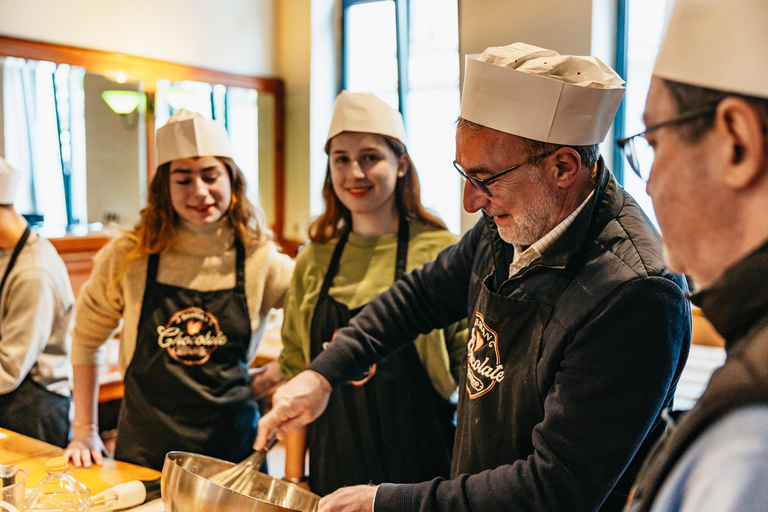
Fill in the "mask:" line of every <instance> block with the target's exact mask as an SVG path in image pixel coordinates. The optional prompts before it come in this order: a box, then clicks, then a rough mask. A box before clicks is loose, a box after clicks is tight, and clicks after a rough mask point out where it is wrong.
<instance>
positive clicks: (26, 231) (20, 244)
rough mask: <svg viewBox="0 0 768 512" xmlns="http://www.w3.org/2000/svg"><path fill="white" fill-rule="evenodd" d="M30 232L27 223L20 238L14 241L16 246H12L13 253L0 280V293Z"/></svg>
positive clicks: (0, 293)
mask: <svg viewBox="0 0 768 512" xmlns="http://www.w3.org/2000/svg"><path fill="white" fill-rule="evenodd" d="M30 233H31V230H30V229H29V224H27V227H26V228H24V233H23V234H22V235H21V238H20V239H19V241H18V242H16V247H14V248H13V254H11V259H10V260H9V261H8V266H7V267H6V269H5V274H3V280H2V281H1V282H0V295H2V293H3V289H4V288H5V282H6V281H7V280H8V276H9V275H10V273H11V270H12V269H13V266H14V265H15V264H16V259H17V258H18V257H19V253H20V252H21V250H22V249H23V248H24V244H26V243H27V239H28V238H29V234H30Z"/></svg>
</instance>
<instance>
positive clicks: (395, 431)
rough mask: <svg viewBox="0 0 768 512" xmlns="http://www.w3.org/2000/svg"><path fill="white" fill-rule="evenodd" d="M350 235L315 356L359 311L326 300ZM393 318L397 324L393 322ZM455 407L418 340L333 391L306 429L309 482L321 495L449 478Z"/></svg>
mask: <svg viewBox="0 0 768 512" xmlns="http://www.w3.org/2000/svg"><path fill="white" fill-rule="evenodd" d="M408 232H409V230H408V223H407V221H405V220H401V221H400V227H399V230H398V241H397V260H396V263H395V280H397V279H398V278H399V277H400V276H401V275H402V274H403V273H404V272H405V268H406V259H407V255H408V238H409V234H408ZM348 236H349V232H348V231H346V232H345V233H344V234H342V236H341V239H340V240H339V242H338V244H337V245H336V248H335V250H334V252H333V256H332V258H331V262H330V264H329V266H328V271H327V272H326V275H325V280H324V282H323V285H322V288H321V291H320V298H319V299H318V302H317V305H316V306H315V310H314V313H313V315H312V324H311V328H310V354H311V357H312V359H314V358H315V357H317V355H319V354H320V352H322V350H323V346H324V345H325V344H326V343H328V342H329V341H330V342H331V343H332V341H331V339H332V338H333V335H334V333H335V332H336V330H337V329H340V328H342V327H345V326H346V325H347V324H349V321H350V320H351V319H352V318H353V317H354V316H355V315H357V313H359V312H360V310H361V309H362V307H360V308H357V309H353V310H349V309H348V308H347V307H346V306H345V305H344V304H341V303H339V302H337V301H336V300H334V299H333V297H331V296H330V295H329V290H330V288H331V284H332V283H333V278H334V277H335V276H336V274H337V272H338V270H339V261H340V259H341V254H342V252H343V250H344V245H345V244H346V241H347V238H348ZM393 321H396V320H393ZM454 412H455V407H454V406H453V404H451V403H450V401H448V400H446V399H445V398H443V397H442V396H441V395H440V394H439V393H438V392H437V390H435V388H434V386H433V384H432V381H431V380H430V379H429V376H428V375H427V372H426V370H425V369H424V366H423V364H422V362H421V360H420V359H419V355H418V352H417V351H416V347H415V346H414V345H413V343H409V344H408V345H406V346H405V347H404V348H403V349H401V350H400V351H399V352H396V353H395V354H392V355H391V356H389V358H388V359H387V360H386V361H384V362H382V363H379V364H377V365H374V366H372V367H371V368H370V369H369V370H368V371H367V372H366V373H365V374H363V375H360V376H359V377H357V378H356V379H354V380H352V381H350V382H349V383H347V384H345V385H343V386H341V387H339V388H337V389H335V390H334V391H333V392H332V393H331V397H330V399H329V401H328V407H327V408H326V409H325V411H324V412H323V414H322V415H320V417H319V418H318V419H316V420H315V421H314V422H313V423H312V424H310V425H309V427H308V434H307V446H308V447H309V485H310V488H311V489H312V491H313V492H315V493H317V494H319V495H321V496H322V495H325V494H329V493H331V492H333V491H335V490H336V489H339V488H340V487H343V486H347V485H357V484H367V483H374V484H378V483H382V482H392V483H414V482H422V481H425V480H430V479H432V478H434V477H436V476H442V477H447V476H448V472H449V469H450V457H451V445H452V444H453V436H454V431H455V429H454V426H453V415H454Z"/></svg>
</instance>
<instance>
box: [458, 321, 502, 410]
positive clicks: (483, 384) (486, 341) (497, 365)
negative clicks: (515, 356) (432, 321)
mask: <svg viewBox="0 0 768 512" xmlns="http://www.w3.org/2000/svg"><path fill="white" fill-rule="evenodd" d="M502 380H504V365H503V364H501V357H500V356H499V335H498V334H497V333H496V331H494V330H493V329H491V328H490V327H488V325H486V323H485V318H483V314H482V313H481V312H479V311H476V312H475V321H474V323H473V325H472V333H471V334H470V336H469V341H468V342H467V392H468V393H469V398H470V399H475V398H478V397H481V396H483V395H484V394H486V393H488V392H489V391H490V390H491V389H493V387H494V386H495V385H496V383H497V382H501V381H502Z"/></svg>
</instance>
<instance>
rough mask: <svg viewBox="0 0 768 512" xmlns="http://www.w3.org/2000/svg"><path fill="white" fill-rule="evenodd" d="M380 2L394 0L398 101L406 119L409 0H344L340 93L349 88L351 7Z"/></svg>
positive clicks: (342, 3)
mask: <svg viewBox="0 0 768 512" xmlns="http://www.w3.org/2000/svg"><path fill="white" fill-rule="evenodd" d="M379 2H394V4H395V30H396V32H397V33H396V35H395V37H396V39H397V103H398V110H400V113H401V114H402V115H403V119H406V118H407V117H406V112H405V109H406V106H405V101H406V98H407V97H408V55H409V52H408V34H409V30H410V20H409V17H408V0H342V2H341V26H342V30H341V87H340V90H339V91H338V92H339V93H340V92H341V91H343V90H346V89H347V85H348V76H347V58H348V57H347V55H348V54H349V48H348V46H347V45H348V40H347V33H348V30H349V16H348V14H347V13H348V11H349V8H350V7H352V6H355V5H362V4H372V3H379Z"/></svg>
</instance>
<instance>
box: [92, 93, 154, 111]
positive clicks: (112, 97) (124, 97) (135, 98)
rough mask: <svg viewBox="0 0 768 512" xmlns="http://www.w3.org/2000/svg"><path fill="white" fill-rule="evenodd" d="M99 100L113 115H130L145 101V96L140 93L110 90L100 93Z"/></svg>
mask: <svg viewBox="0 0 768 512" xmlns="http://www.w3.org/2000/svg"><path fill="white" fill-rule="evenodd" d="M101 98H102V99H103V100H104V102H105V103H106V104H107V105H109V108H111V109H112V111H113V112H114V113H115V114H130V113H131V112H133V111H134V110H136V107H138V106H139V104H140V103H141V102H142V101H145V99H146V95H145V94H144V93H143V92H141V91H125V90H123V91H118V90H112V91H104V92H102V93H101Z"/></svg>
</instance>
